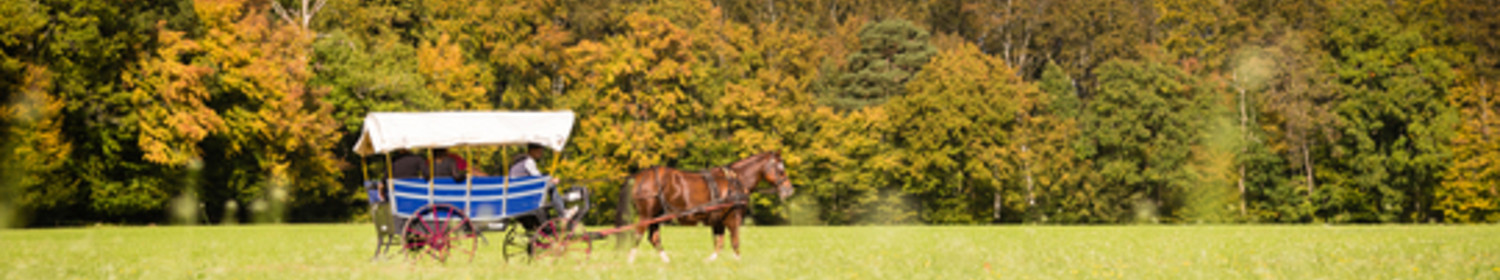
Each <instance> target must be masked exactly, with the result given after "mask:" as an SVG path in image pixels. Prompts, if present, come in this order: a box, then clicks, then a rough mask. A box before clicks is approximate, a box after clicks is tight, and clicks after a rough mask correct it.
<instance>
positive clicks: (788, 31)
mask: <svg viewBox="0 0 1500 280" xmlns="http://www.w3.org/2000/svg"><path fill="white" fill-rule="evenodd" d="M0 26H4V28H3V31H0V92H3V93H4V94H5V96H4V98H3V99H0V100H3V101H4V103H3V107H0V108H3V109H4V110H0V112H4V114H3V116H0V139H4V140H5V141H4V144H3V149H0V152H3V154H0V161H3V163H0V175H3V178H4V180H3V181H4V182H0V184H3V185H4V187H0V222H6V221H7V220H8V221H12V222H15V223H17V224H21V225H32V226H48V225H71V224H82V223H90V222H94V221H108V222H124V223H148V222H159V221H165V220H167V219H169V218H168V217H169V215H168V214H167V213H168V212H170V211H186V212H197V213H200V214H199V215H197V216H198V218H197V219H200V220H202V221H207V222H220V221H224V220H245V219H256V217H261V216H260V215H257V213H272V214H270V215H269V216H268V217H270V218H268V219H269V220H271V221H275V220H282V219H284V220H287V221H347V220H351V219H363V218H364V217H365V215H367V214H365V213H364V211H365V210H366V209H367V208H366V207H365V206H364V203H365V202H364V199H365V197H364V196H365V194H364V192H363V190H362V188H361V186H360V181H361V180H364V179H365V178H378V177H380V176H382V174H383V173H384V172H382V170H383V168H382V166H383V161H384V158H383V157H380V156H375V157H369V158H361V157H359V156H358V155H355V154H353V153H352V152H351V151H350V149H349V147H350V146H352V144H353V142H354V140H355V139H356V136H357V135H358V134H359V130H360V125H361V123H362V121H363V117H364V115H365V114H367V113H369V112H375V111H444V110H559V109H567V110H572V111H574V112H576V113H577V114H578V116H579V119H578V123H577V125H576V127H575V128H574V138H573V139H572V140H570V142H571V143H569V144H570V146H569V148H568V150H567V151H565V152H563V154H562V155H561V160H558V161H556V162H553V161H552V160H550V159H549V160H546V161H544V162H543V163H542V165H543V166H556V167H557V168H558V169H557V170H558V175H559V176H561V177H563V178H571V179H574V180H578V181H589V182H590V183H588V185H589V187H590V188H593V189H594V190H595V191H594V193H595V194H597V195H598V197H596V198H595V200H596V202H598V203H599V204H601V205H603V206H605V207H595V208H594V209H595V210H594V211H593V213H589V214H590V217H589V220H590V221H591V222H594V223H608V222H610V221H608V219H610V218H609V217H612V216H613V213H611V212H610V211H611V210H610V209H613V208H614V207H607V206H608V205H612V203H614V201H612V200H611V199H612V198H614V197H616V196H615V195H613V194H614V193H615V192H616V191H617V190H618V188H619V186H620V185H621V184H623V183H624V182H619V181H618V180H608V179H610V178H620V177H622V176H623V175H625V174H628V173H629V172H633V171H636V170H641V169H644V168H647V167H650V166H656V165H668V166H675V167H680V168H689V169H692V168H704V167H710V166H716V165H724V164H728V163H729V162H732V161H734V160H736V159H739V158H742V157H745V156H749V155H752V154H755V153H758V152H761V151H769V150H776V151H781V153H782V155H783V158H785V159H786V161H787V167H788V169H789V175H790V176H791V179H792V181H793V182H794V184H796V185H797V186H798V188H799V189H798V195H797V196H796V197H794V198H793V199H790V200H788V201H779V200H775V199H773V198H772V197H771V196H759V195H757V196H755V197H753V199H752V204H754V206H753V210H752V214H753V216H754V217H755V218H754V220H755V221H756V222H757V223H797V224H889V223H931V224H975V223H993V222H1024V223H1127V222H1167V223H1199V222H1211V223H1220V222H1287V223H1307V222H1320V223H1365V222H1408V223H1417V222H1445V223H1472V222H1495V221H1497V220H1500V201H1497V198H1500V192H1497V190H1496V186H1497V184H1500V165H1497V164H1496V163H1495V160H1497V159H1500V154H1497V152H1500V149H1497V148H1500V140H1496V137H1495V136H1492V133H1494V132H1492V130H1493V129H1496V128H1500V127H1497V125H1500V120H1496V117H1493V116H1491V115H1492V114H1493V113H1494V111H1495V109H1496V108H1497V104H1500V103H1497V101H1495V100H1494V99H1495V97H1496V95H1497V93H1500V90H1497V87H1496V86H1495V85H1494V83H1495V82H1496V81H1493V80H1496V79H1492V78H1496V77H1500V71H1497V69H1500V2H1497V1H1494V0H1438V1H1410V0H1392V1H1374V0H1355V1H1331V0H1313V1H1278V0H1234V1H1206V0H1102V1H1079V0H1044V1H1013V0H997V1H957V0H937V1H899V0H870V1H858V0H760V1H754V0H664V1H636V0H626V1H615V0H441V1H438V0H377V1H357V0H137V1H119V0H67V1H64V0H18V1H4V2H3V3H0ZM458 152H460V153H464V154H465V155H466V156H467V157H468V158H469V160H470V161H471V162H472V163H473V165H474V166H476V167H477V168H478V169H479V170H480V171H481V172H486V173H489V174H499V173H501V172H500V171H501V170H502V168H503V166H504V164H505V160H506V159H505V158H504V157H505V155H515V154H516V153H519V150H517V149H516V148H488V149H473V150H470V151H458ZM366 164H368V166H370V168H369V169H362V168H361V166H363V165H366ZM592 179H604V180H592ZM195 203H196V204H198V205H199V206H194V205H193V204H195ZM183 209H188V210H183Z"/></svg>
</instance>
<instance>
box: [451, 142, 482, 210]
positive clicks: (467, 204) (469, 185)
mask: <svg viewBox="0 0 1500 280" xmlns="http://www.w3.org/2000/svg"><path fill="white" fill-rule="evenodd" d="M472 150H473V149H471V148H469V147H464V160H473V159H474V153H471V151H472ZM453 167H458V163H457V162H455V163H454V165H453ZM470 169H474V165H468V166H465V167H464V187H465V188H466V189H467V191H464V213H469V218H470V219H472V218H474V216H476V215H478V214H475V213H474V208H473V207H474V173H473V172H469V170H470Z"/></svg>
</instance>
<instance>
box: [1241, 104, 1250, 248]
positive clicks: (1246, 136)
mask: <svg viewBox="0 0 1500 280" xmlns="http://www.w3.org/2000/svg"><path fill="white" fill-rule="evenodd" d="M1249 122H1250V114H1249V113H1247V112H1245V89H1243V88H1242V89H1240V139H1242V140H1243V141H1245V143H1244V144H1243V145H1248V144H1249V142H1250V129H1249V128H1248V127H1247V123H1249ZM1247 147H1249V146H1241V148H1240V156H1244V155H1245V154H1246V153H1249V152H1250V151H1249V149H1248V148H1247ZM1249 200H1250V197H1248V196H1246V194H1245V165H1244V164H1243V163H1241V164H1240V219H1241V220H1243V219H1245V217H1246V216H1247V215H1246V213H1245V212H1246V210H1245V208H1246V205H1247V204H1248V201H1249Z"/></svg>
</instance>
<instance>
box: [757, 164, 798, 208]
mask: <svg viewBox="0 0 1500 280" xmlns="http://www.w3.org/2000/svg"><path fill="white" fill-rule="evenodd" d="M764 164H765V165H763V166H762V167H761V172H760V174H761V180H764V181H766V182H772V184H774V185H775V186H776V194H777V195H779V196H781V199H782V200H786V198H787V197H790V196H792V193H795V192H796V189H794V188H793V187H792V180H791V179H790V178H787V176H786V162H785V161H782V160H781V153H780V152H770V155H769V156H767V157H766V160H765V163H764Z"/></svg>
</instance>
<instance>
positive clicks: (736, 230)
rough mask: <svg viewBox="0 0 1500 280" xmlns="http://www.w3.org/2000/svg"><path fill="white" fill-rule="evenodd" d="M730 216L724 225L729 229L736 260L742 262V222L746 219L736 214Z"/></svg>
mask: <svg viewBox="0 0 1500 280" xmlns="http://www.w3.org/2000/svg"><path fill="white" fill-rule="evenodd" d="M730 216H731V217H730V218H729V219H727V221H724V224H725V225H727V226H728V227H729V239H730V246H734V260H740V222H741V221H742V220H743V219H744V215H743V214H734V215H730Z"/></svg>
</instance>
